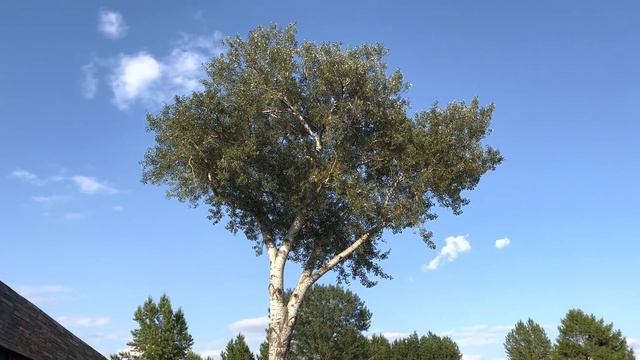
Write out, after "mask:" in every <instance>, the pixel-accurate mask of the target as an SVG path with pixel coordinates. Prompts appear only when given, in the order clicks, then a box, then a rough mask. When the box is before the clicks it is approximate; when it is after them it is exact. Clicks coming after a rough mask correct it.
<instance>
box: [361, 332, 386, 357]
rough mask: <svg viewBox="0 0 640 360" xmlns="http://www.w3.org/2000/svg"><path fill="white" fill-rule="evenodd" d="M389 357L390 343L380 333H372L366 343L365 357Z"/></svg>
mask: <svg viewBox="0 0 640 360" xmlns="http://www.w3.org/2000/svg"><path fill="white" fill-rule="evenodd" d="M390 357H391V344H390V343H389V340H388V339H387V338H386V337H384V336H382V334H374V335H373V336H371V339H369V341H368V343H367V359H369V360H389V359H390Z"/></svg>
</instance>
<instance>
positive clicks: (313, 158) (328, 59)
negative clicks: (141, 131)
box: [144, 26, 502, 360]
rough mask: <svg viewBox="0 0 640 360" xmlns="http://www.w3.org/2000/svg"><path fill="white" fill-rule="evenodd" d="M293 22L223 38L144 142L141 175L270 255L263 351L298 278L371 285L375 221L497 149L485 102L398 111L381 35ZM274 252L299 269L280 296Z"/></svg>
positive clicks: (453, 201) (404, 209) (409, 219)
mask: <svg viewBox="0 0 640 360" xmlns="http://www.w3.org/2000/svg"><path fill="white" fill-rule="evenodd" d="M295 35H296V31H295V27H294V26H289V27H287V28H284V29H281V28H277V27H275V26H272V27H269V28H262V27H261V28H258V29H257V30H255V31H252V32H250V33H249V35H248V37H247V39H243V38H241V37H239V36H238V37H234V38H230V39H228V40H227V41H226V45H227V48H228V49H227V52H226V53H225V54H224V55H222V56H220V57H217V58H214V59H213V60H212V61H211V62H210V63H209V64H208V65H207V74H208V79H206V80H205V81H204V82H203V85H204V89H203V90H201V91H197V92H194V93H193V94H191V95H190V96H186V97H176V98H175V101H174V103H171V104H168V105H166V106H165V107H164V109H163V110H162V111H161V112H160V113H158V114H157V115H149V116H148V127H149V130H150V131H151V132H153V133H155V136H156V144H155V146H153V147H152V148H151V149H149V151H148V153H147V155H146V157H145V159H144V168H145V169H144V181H145V182H149V183H153V184H167V185H168V186H169V189H168V195H169V196H172V197H176V198H178V199H179V200H182V201H189V202H191V203H192V204H194V205H195V204H199V203H205V204H207V205H208V206H209V207H210V211H211V215H210V218H211V220H212V221H214V222H218V221H220V220H221V219H222V218H223V217H224V218H225V219H226V220H228V223H227V228H228V229H229V230H230V231H232V232H237V231H242V232H244V234H245V235H246V237H247V238H248V239H249V240H250V241H252V242H253V247H254V248H255V250H256V251H257V253H261V252H262V251H263V250H265V249H266V251H267V254H268V257H269V264H270V265H269V280H268V293H269V316H270V326H269V345H270V346H269V358H270V360H274V359H285V358H286V356H287V351H288V347H289V343H290V340H291V334H292V329H293V326H294V324H295V319H296V314H297V312H298V309H299V307H300V304H301V302H302V299H303V297H304V295H305V293H306V291H307V289H309V287H310V286H311V285H312V284H314V283H315V282H316V281H317V280H318V279H319V278H320V277H321V276H323V275H324V274H326V273H327V272H328V271H330V270H334V271H336V273H337V275H338V276H339V278H341V279H348V278H353V279H359V280H360V281H361V282H362V283H363V284H365V285H368V286H371V285H373V284H374V281H373V280H372V279H371V278H370V276H371V275H373V276H378V277H387V275H386V274H385V273H384V272H383V270H382V268H381V266H380V264H379V260H381V259H384V258H385V257H386V256H387V251H386V249H384V248H381V246H380V244H381V241H382V233H383V231H385V230H386V231H390V232H394V233H395V232H399V231H401V230H403V229H406V228H418V229H420V230H421V231H420V232H421V234H422V237H423V239H424V240H425V242H426V243H427V244H428V245H429V246H430V247H433V246H434V245H433V243H432V242H431V240H430V238H429V236H430V232H428V231H427V230H425V222H427V221H428V220H432V219H434V218H435V214H434V212H433V211H432V210H433V208H434V207H435V206H436V205H440V206H442V207H446V208H450V209H452V211H453V212H454V213H456V214H458V213H460V211H461V207H462V206H463V205H465V204H467V202H468V201H467V199H465V198H464V197H463V194H462V193H463V191H465V190H469V189H472V188H474V187H475V186H476V184H477V183H478V181H479V180H480V177H481V176H482V175H483V174H485V173H486V172H487V171H489V170H492V169H494V168H495V166H496V165H498V164H499V163H500V161H501V160H502V158H501V156H500V153H499V152H498V151H497V150H495V149H493V148H491V147H488V146H484V145H483V143H482V140H483V139H484V138H485V136H486V135H487V134H488V132H489V123H490V119H491V113H492V110H493V106H491V105H490V106H487V107H481V106H480V105H479V103H478V101H477V100H473V101H472V102H471V103H470V104H465V103H464V102H452V103H450V104H448V105H447V106H446V107H444V108H441V107H438V106H437V105H434V106H432V107H430V108H429V109H428V110H426V111H421V112H417V113H416V114H415V115H413V116H411V115H409V113H408V112H409V102H408V100H407V99H406V97H405V96H404V94H405V91H406V90H407V89H408V87H409V86H408V83H406V82H405V81H404V80H403V77H402V74H401V73H400V71H395V72H389V71H388V69H387V67H386V64H385V62H384V56H385V55H386V53H387V51H386V50H385V49H384V47H382V46H381V45H362V46H359V47H354V48H344V47H343V46H341V45H340V44H339V43H322V44H316V43H313V42H309V41H305V42H301V43H299V42H298V41H297V40H296V36H295ZM287 261H294V262H298V263H300V264H301V265H302V268H303V270H302V272H301V274H300V276H299V278H298V280H297V282H296V284H295V286H294V287H293V292H292V296H291V297H290V298H289V300H288V301H287V302H286V303H285V301H284V289H285V285H284V277H283V271H284V267H285V264H286V263H287Z"/></svg>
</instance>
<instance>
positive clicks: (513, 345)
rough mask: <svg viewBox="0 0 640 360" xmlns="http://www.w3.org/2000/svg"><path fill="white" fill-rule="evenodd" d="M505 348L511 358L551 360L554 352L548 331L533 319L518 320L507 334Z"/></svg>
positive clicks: (516, 359) (519, 359)
mask: <svg viewBox="0 0 640 360" xmlns="http://www.w3.org/2000/svg"><path fill="white" fill-rule="evenodd" d="M504 348H505V352H506V353H507V356H508V357H509V359H511V360H550V359H551V356H552V354H553V347H552V345H551V340H549V338H548V337H547V333H546V332H545V331H544V329H543V328H542V326H540V325H538V324H537V323H536V322H535V321H533V320H532V319H529V320H527V322H526V323H524V322H522V321H518V323H517V324H516V326H515V328H513V330H511V331H510V332H509V334H507V337H506V339H505V342H504Z"/></svg>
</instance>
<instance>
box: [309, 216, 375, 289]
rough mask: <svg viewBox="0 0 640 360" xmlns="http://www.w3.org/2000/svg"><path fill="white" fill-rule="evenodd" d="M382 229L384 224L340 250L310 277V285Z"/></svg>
mask: <svg viewBox="0 0 640 360" xmlns="http://www.w3.org/2000/svg"><path fill="white" fill-rule="evenodd" d="M382 229H384V224H379V225H377V226H375V227H374V228H372V229H371V230H369V231H367V232H366V233H364V234H362V235H361V236H360V237H359V238H358V240H356V241H354V242H353V243H352V244H351V245H349V246H348V247H347V248H346V249H344V250H342V252H340V253H339V254H338V255H336V256H334V257H333V258H331V259H330V260H328V261H327V262H325V263H324V264H322V266H320V267H319V268H318V270H316V271H315V272H313V273H312V274H311V275H310V278H311V280H312V283H313V282H315V281H317V280H318V279H319V278H320V277H321V276H322V275H324V274H326V273H327V272H328V271H329V270H331V269H333V268H334V267H335V266H336V265H338V264H339V263H340V262H342V261H343V260H344V259H346V258H347V257H348V256H349V255H351V254H353V252H354V251H356V250H357V249H358V248H359V247H360V246H362V245H363V244H364V243H366V242H367V241H369V240H371V238H373V237H374V236H376V235H377V234H378V233H379V232H380V231H382Z"/></svg>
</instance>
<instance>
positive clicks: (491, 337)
mask: <svg viewBox="0 0 640 360" xmlns="http://www.w3.org/2000/svg"><path fill="white" fill-rule="evenodd" d="M510 329H511V326H508V325H499V326H488V325H473V326H467V327H463V328H460V329H452V330H448V331H444V332H441V333H440V335H446V336H449V337H451V338H452V339H453V340H454V341H455V342H456V343H458V344H459V345H462V346H485V345H496V344H502V343H503V341H504V338H505V336H506V335H507V333H508V332H509V330H510Z"/></svg>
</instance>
